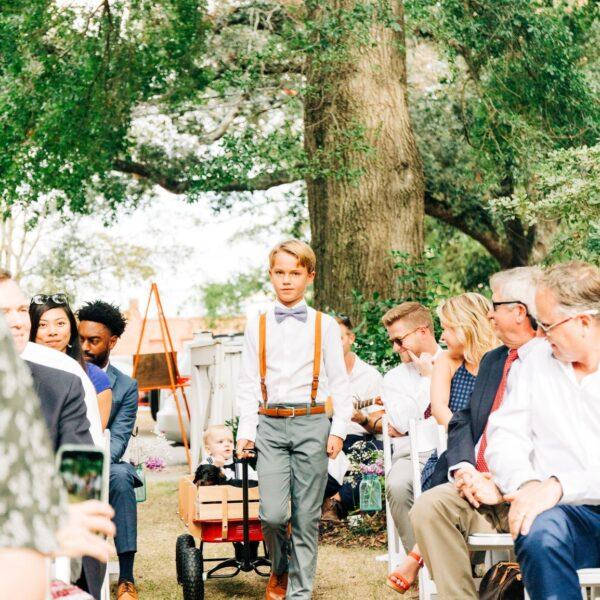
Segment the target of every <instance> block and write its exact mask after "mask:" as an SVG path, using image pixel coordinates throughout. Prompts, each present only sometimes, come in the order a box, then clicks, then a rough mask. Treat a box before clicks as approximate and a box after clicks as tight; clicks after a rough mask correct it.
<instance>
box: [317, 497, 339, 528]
mask: <svg viewBox="0 0 600 600" xmlns="http://www.w3.org/2000/svg"><path fill="white" fill-rule="evenodd" d="M340 509H341V506H340V503H339V502H338V501H337V500H334V499H333V498H327V499H326V500H325V502H323V506H322V507H321V521H325V522H327V523H336V524H337V523H341V522H342V519H341V510H340Z"/></svg>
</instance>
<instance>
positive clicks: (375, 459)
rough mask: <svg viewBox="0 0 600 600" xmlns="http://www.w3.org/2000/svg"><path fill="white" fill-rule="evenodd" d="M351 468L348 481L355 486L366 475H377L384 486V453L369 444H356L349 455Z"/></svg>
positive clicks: (347, 475)
mask: <svg viewBox="0 0 600 600" xmlns="http://www.w3.org/2000/svg"><path fill="white" fill-rule="evenodd" d="M348 460H349V461H350V467H349V469H348V473H347V474H346V478H345V479H346V481H347V482H348V483H350V484H351V485H353V486H356V485H358V484H359V483H360V480H361V479H362V478H363V476H364V475H376V476H377V477H379V480H380V482H381V486H382V487H383V484H384V474H385V471H384V468H383V452H382V451H381V450H378V449H377V448H376V447H375V446H374V445H373V444H371V443H369V442H356V444H354V445H353V446H352V448H351V449H350V452H349V453H348Z"/></svg>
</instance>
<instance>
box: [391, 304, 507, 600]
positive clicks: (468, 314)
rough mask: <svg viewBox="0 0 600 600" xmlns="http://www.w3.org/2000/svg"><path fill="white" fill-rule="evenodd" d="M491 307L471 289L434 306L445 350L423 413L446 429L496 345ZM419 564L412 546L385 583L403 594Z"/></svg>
mask: <svg viewBox="0 0 600 600" xmlns="http://www.w3.org/2000/svg"><path fill="white" fill-rule="evenodd" d="M491 310H492V303H491V302H490V301H489V300H488V299H487V298H485V297H484V296H482V295H481V294H476V293H474V292H467V293H465V294H460V295H458V296H454V297H452V298H448V299H447V300H444V301H443V302H442V303H441V304H440V305H439V306H438V308H437V314H438V317H439V318H440V323H441V325H442V335H441V337H440V340H441V341H443V342H445V343H446V347H447V350H445V351H444V352H442V354H440V356H439V357H438V358H437V360H436V361H435V363H434V365H433V373H432V375H431V391H430V399H431V405H430V408H429V409H428V410H427V411H426V413H425V415H426V417H427V416H428V415H429V414H431V415H432V416H433V417H434V418H435V420H436V421H437V422H438V423H439V424H440V425H443V426H444V427H446V429H447V428H448V423H449V422H450V419H451V418H452V414H453V413H454V412H456V411H458V410H463V409H464V408H466V407H467V406H468V404H469V400H470V398H471V393H472V392H473V388H474V387H475V379H476V377H477V372H478V371H479V363H480V362H481V359H482V358H483V355H484V354H485V353H486V352H489V351H490V350H492V349H493V348H495V347H496V346H498V345H499V344H500V342H499V340H498V339H497V338H496V336H495V335H494V331H493V329H492V325H491V323H490V321H489V319H488V313H489V312H490V311H491ZM437 459H438V456H437V452H436V451H435V450H434V451H433V453H432V454H431V456H430V457H429V460H428V461H427V463H425V467H424V468H423V472H422V474H421V487H422V489H423V491H425V490H427V489H429V487H431V484H430V479H431V476H432V475H433V471H434V469H435V465H436V463H437ZM422 564H423V561H422V559H421V556H420V555H419V548H418V547H417V546H415V547H414V548H413V550H412V551H411V552H409V553H408V556H407V557H406V558H405V559H404V561H403V562H402V563H401V564H400V565H399V566H398V568H397V569H396V570H395V571H394V572H393V573H391V574H390V575H389V577H388V579H387V584H388V585H389V586H390V587H391V588H393V589H395V590H396V591H397V592H400V593H401V594H403V593H404V592H405V591H407V590H408V589H409V588H410V587H411V585H412V584H413V582H414V581H415V579H416V578H417V574H418V572H419V569H420V568H421V566H422Z"/></svg>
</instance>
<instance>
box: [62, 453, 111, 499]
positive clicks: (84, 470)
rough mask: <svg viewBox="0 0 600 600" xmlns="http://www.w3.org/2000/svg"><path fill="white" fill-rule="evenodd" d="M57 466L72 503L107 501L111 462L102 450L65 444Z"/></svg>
mask: <svg viewBox="0 0 600 600" xmlns="http://www.w3.org/2000/svg"><path fill="white" fill-rule="evenodd" d="M56 462H57V465H58V472H59V473H60V476H61V477H62V480H63V483H64V485H65V488H66V490H67V494H68V496H69V502H85V501H86V500H101V501H102V502H107V501H108V479H109V467H110V459H109V457H108V454H107V453H106V452H105V451H104V450H102V448H98V447H97V446H77V445H75V444H65V445H64V446H61V447H60V448H59V449H58V454H57V455H56Z"/></svg>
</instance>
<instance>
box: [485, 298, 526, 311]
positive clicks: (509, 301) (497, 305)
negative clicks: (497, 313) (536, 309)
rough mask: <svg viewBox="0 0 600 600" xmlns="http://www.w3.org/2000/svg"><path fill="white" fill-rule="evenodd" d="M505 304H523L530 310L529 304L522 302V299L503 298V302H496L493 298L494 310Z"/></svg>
mask: <svg viewBox="0 0 600 600" xmlns="http://www.w3.org/2000/svg"><path fill="white" fill-rule="evenodd" d="M503 304H520V305H521V306H524V307H525V309H526V310H527V312H529V309H528V308H527V304H525V302H521V301H520V300H503V301H502V302H494V301H493V300H492V306H493V307H494V310H498V307H499V306H502V305H503Z"/></svg>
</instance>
